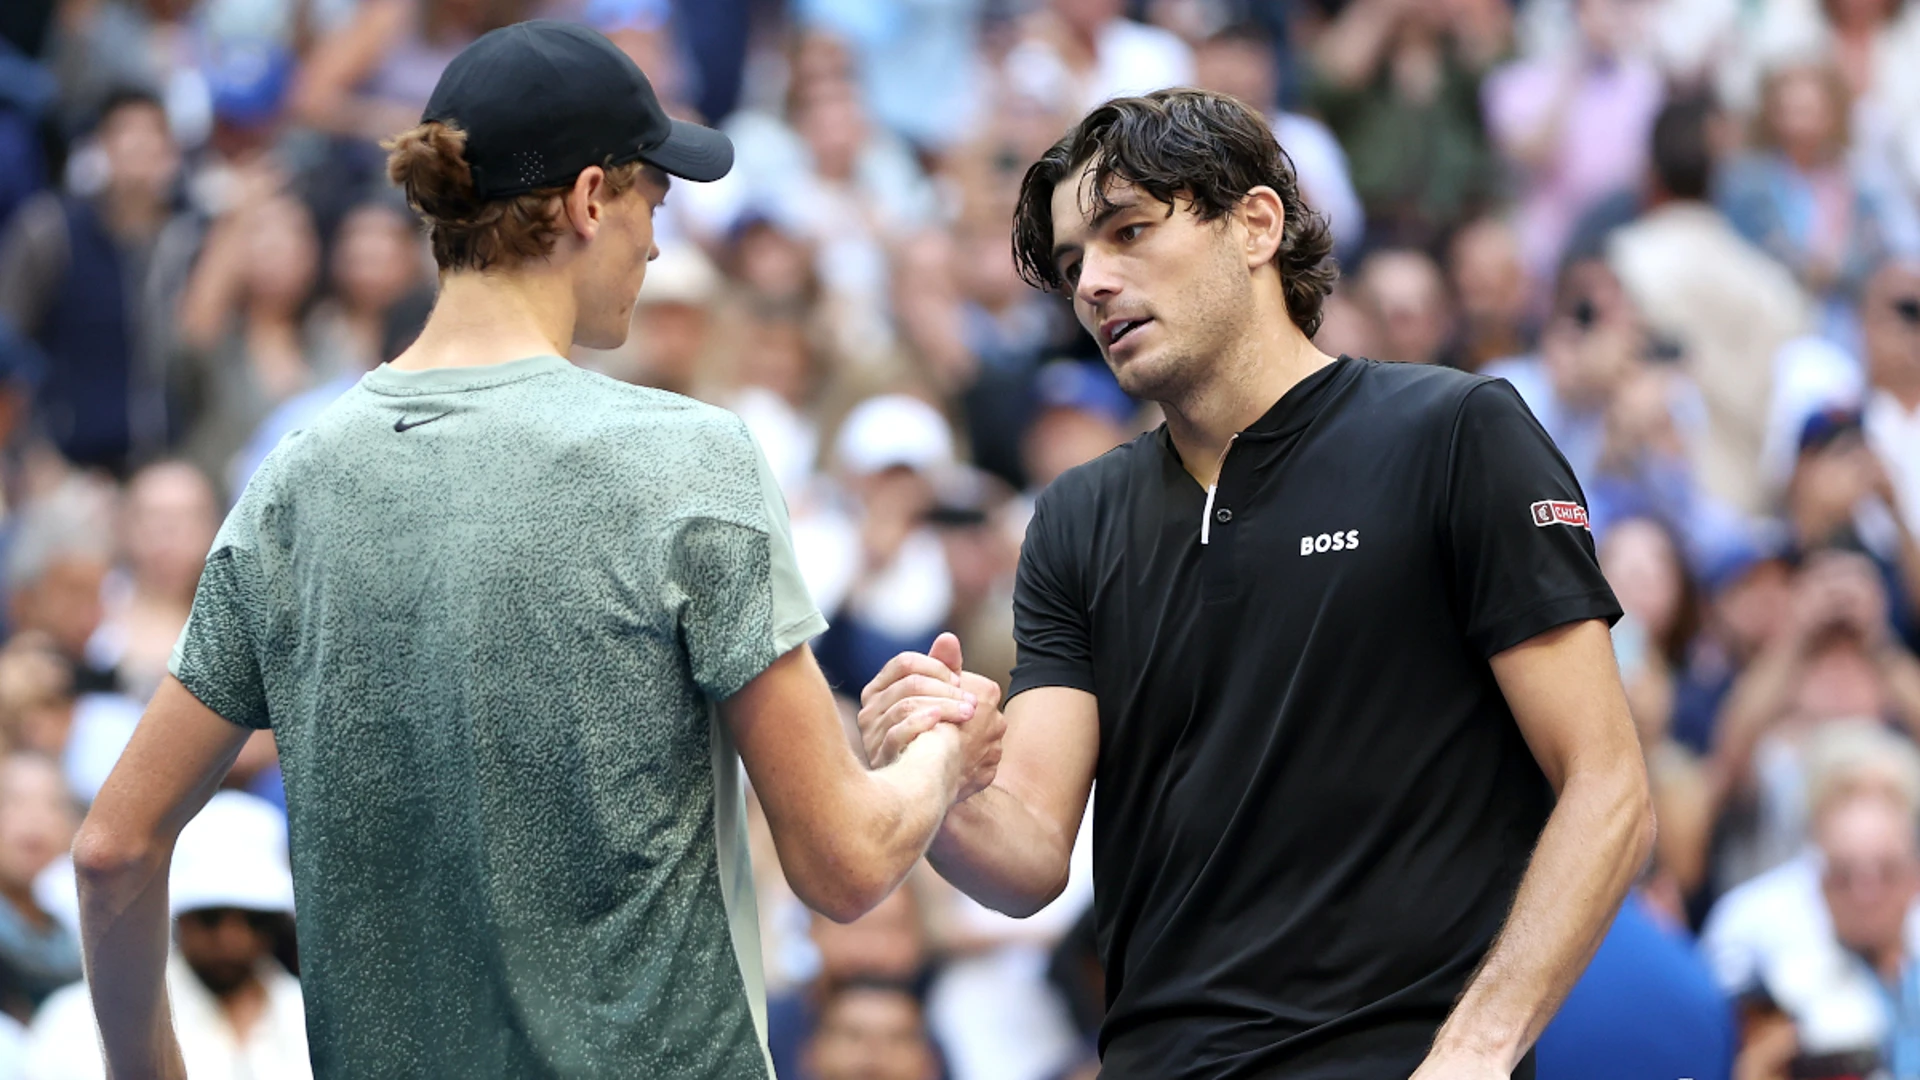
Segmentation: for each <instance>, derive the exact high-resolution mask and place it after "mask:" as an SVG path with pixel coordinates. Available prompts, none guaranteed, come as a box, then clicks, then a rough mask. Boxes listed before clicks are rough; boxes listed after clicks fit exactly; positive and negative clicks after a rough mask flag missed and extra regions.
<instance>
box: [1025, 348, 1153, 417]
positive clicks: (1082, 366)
mask: <svg viewBox="0 0 1920 1080" xmlns="http://www.w3.org/2000/svg"><path fill="white" fill-rule="evenodd" d="M1034 395H1035V397H1036V399H1037V401H1038V404H1039V407H1040V408H1041V409H1043V410H1044V409H1073V410H1076V411H1078V412H1085V413H1092V414H1094V415H1095V416H1099V417H1101V418H1103V419H1107V420H1111V421H1113V422H1114V423H1116V424H1119V425H1121V426H1123V427H1124V426H1127V425H1130V424H1132V423H1133V420H1134V416H1135V415H1136V414H1137V413H1138V412H1139V411H1140V407H1139V405H1138V404H1137V403H1135V401H1134V400H1133V399H1132V398H1131V397H1128V396H1127V392H1126V391H1125V390H1122V389H1120V383H1119V382H1118V381H1117V380H1115V379H1114V377H1113V372H1111V371H1108V370H1107V367H1106V365H1105V364H1096V363H1089V362H1085V361H1076V360H1055V361H1054V362H1052V363H1050V364H1047V365H1046V366H1045V367H1042V368H1041V369H1040V372H1039V374H1038V375H1037V376H1036V377H1035V379H1034Z"/></svg>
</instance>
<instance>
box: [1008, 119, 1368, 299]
mask: <svg viewBox="0 0 1920 1080" xmlns="http://www.w3.org/2000/svg"><path fill="white" fill-rule="evenodd" d="M1089 166H1090V168H1089ZM1083 169H1086V170H1087V176H1086V182H1085V183H1086V192H1087V196H1088V197H1089V198H1090V199H1091V200H1092V205H1093V210H1094V212H1096V213H1097V212H1099V211H1100V210H1102V209H1105V207H1106V203H1107V200H1108V198H1109V196H1110V193H1111V189H1112V186H1113V185H1114V184H1117V183H1124V184H1129V185H1132V186H1133V187H1135V188H1138V189H1139V190H1140V191H1141V192H1143V193H1145V194H1147V195H1150V196H1152V197H1153V198H1155V199H1157V200H1159V201H1161V202H1164V203H1166V204H1168V205H1169V206H1178V207H1180V208H1181V209H1185V210H1190V211H1191V212H1192V213H1193V214H1195V215H1196V216H1198V217H1199V218H1200V220H1202V221H1215V220H1218V219H1219V218H1221V217H1222V216H1224V215H1226V214H1227V213H1229V212H1231V211H1232V210H1234V209H1235V208H1236V207H1238V206H1239V205H1240V202H1241V200H1242V199H1243V198H1245V197H1246V195H1247V193H1248V192H1249V191H1252V190H1253V189H1254V188H1256V187H1261V186H1266V187H1270V188H1272V189H1273V190H1274V191H1275V192H1276V193H1277V194H1278V195H1279V196H1280V203H1281V207H1282V210H1283V212H1284V214H1285V219H1286V223H1285V226H1284V232H1283V235H1282V239H1281V243H1280V247H1279V250H1278V251H1277V252H1276V253H1275V254H1274V258H1273V262H1274V266H1275V267H1276V268H1277V269H1278V270H1279V272H1280V280H1281V284H1282V286H1283V287H1284V289H1285V293H1286V301H1287V313H1288V315H1289V316H1290V317H1291V318H1292V319H1293V322H1294V324H1295V325H1297V326H1299V327H1300V329H1301V330H1302V331H1304V332H1305V333H1307V334H1308V335H1311V334H1312V333H1313V332H1314V331H1315V330H1317V329H1318V328H1319V326H1320V308H1321V304H1322V302H1323V301H1324V300H1325V299H1326V296H1327V293H1329V292H1331V291H1332V289H1333V283H1334V280H1335V279H1336V278H1337V277H1338V276H1339V270H1338V268H1337V266H1336V265H1335V263H1334V261H1333V234H1332V232H1331V231H1330V230H1329V229H1328V227H1327V222H1326V219H1325V218H1323V217H1321V216H1320V215H1319V214H1317V213H1315V212H1314V211H1313V210H1312V209H1310V208H1309V207H1308V206H1307V205H1306V203H1305V201H1304V200H1303V198H1302V197H1301V194H1300V183H1299V180H1298V178H1297V177H1296V176H1295V174H1294V169H1293V162H1292V160H1291V159H1289V158H1288V157H1287V154H1286V151H1284V150H1282V149H1281V148H1280V144H1279V142H1277V141H1276V140H1275V139H1274V136H1273V129H1272V128H1270V127H1269V126H1268V124H1267V121H1266V120H1265V119H1264V118H1263V117H1261V115H1260V114H1259V113H1257V112H1255V111H1254V110H1253V109H1251V108H1249V107H1247V106H1246V105H1244V104H1242V103H1241V102H1240V101H1238V100H1236V99H1234V98H1231V97H1228V96H1226V95H1224V94H1215V93H1209V92H1207V91H1203V90H1186V89H1174V90H1158V91H1155V92H1154V93H1151V94H1148V95H1146V96H1145V97H1129V98H1115V99H1114V100H1112V101H1109V102H1107V103H1105V104H1103V105H1101V106H1099V107H1098V108H1096V109H1094V110H1093V111H1092V112H1090V113H1088V114H1087V115H1086V117H1085V118H1084V119H1082V120H1081V121H1080V122H1079V123H1078V124H1075V125H1074V127H1073V129H1072V130H1071V131H1068V132H1067V134H1066V135H1065V136H1063V137H1062V138H1061V139H1060V141H1059V142H1057V143H1054V144H1053V146H1052V147H1051V148H1050V149H1049V150H1048V151H1047V152H1046V153H1045V154H1044V155H1042V156H1041V158H1040V160H1039V161H1037V162H1035V163H1034V164H1033V166H1032V167H1031V168H1029V169H1028V170H1027V175H1026V178H1025V179H1024V180H1023V181H1022V183H1021V186H1020V201H1019V205H1018V207H1017V209H1016V210H1015V212H1014V237H1013V246H1014V259H1015V262H1016V263H1017V264H1018V266H1019V268H1020V276H1021V277H1022V278H1024V279H1026V281H1027V282H1028V283H1029V284H1031V285H1033V286H1034V287H1036V288H1041V289H1049V290H1057V289H1060V288H1062V287H1064V284H1065V283H1064V281H1063V279H1062V278H1061V276H1060V271H1059V268H1058V267H1057V266H1055V264H1054V259H1053V195H1054V189H1055V188H1056V187H1057V186H1058V185H1059V184H1060V183H1061V182H1062V181H1064V180H1069V179H1072V178H1073V177H1074V176H1076V175H1078V174H1079V173H1080V172H1081V170H1083Z"/></svg>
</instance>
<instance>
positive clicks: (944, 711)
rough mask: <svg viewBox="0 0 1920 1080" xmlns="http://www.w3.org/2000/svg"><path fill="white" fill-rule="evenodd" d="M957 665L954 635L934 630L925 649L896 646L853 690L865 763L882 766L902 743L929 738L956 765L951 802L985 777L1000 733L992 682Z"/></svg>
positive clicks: (986, 781) (996, 758)
mask: <svg viewBox="0 0 1920 1080" xmlns="http://www.w3.org/2000/svg"><path fill="white" fill-rule="evenodd" d="M962 664H963V661H962V658H961V655H960V639H959V638H957V637H955V636H953V635H952V634H941V635H940V636H939V637H938V638H936V639H935V640H934V643H933V647H932V648H931V649H929V650H928V651H927V652H925V653H915V652H904V653H901V654H900V655H898V656H896V657H894V658H893V659H892V660H889V661H887V666H886V667H883V668H881V669H880V674H878V675H876V676H874V677H873V681H872V682H870V683H868V684H867V686H866V689H864V690H862V691H861V692H860V739H861V743H862V748H863V749H864V750H865V752H866V756H867V765H868V766H869V767H870V768H874V769H880V768H885V767H886V766H888V765H891V764H892V763H893V762H894V761H895V760H896V759H898V758H899V757H900V756H901V755H902V754H904V753H906V752H907V751H908V748H909V747H910V746H914V745H915V744H916V743H920V742H923V741H926V740H932V741H933V747H934V748H935V749H936V750H941V751H944V752H945V753H946V754H949V755H951V756H952V760H953V761H954V763H955V767H956V768H957V769H958V770H959V788H958V792H957V794H955V795H954V799H953V801H954V802H956V803H958V802H962V801H964V800H966V799H968V798H970V797H971V796H973V795H975V794H977V793H978V792H980V791H982V790H984V789H985V788H986V787H987V786H988V785H990V784H992V783H993V777H994V774H995V773H996V772H997V771H998V770H999V768H1000V744H1001V740H1002V739H1003V738H1004V737H1005V736H1006V733H1007V720H1006V717H1005V716H1003V715H1002V714H1001V712H1000V686H999V684H998V683H995V682H994V681H993V680H992V679H989V678H987V677H985V676H983V675H976V674H974V673H972V672H970V671H967V670H965V668H964V667H963V666H962ZM942 744H950V745H942Z"/></svg>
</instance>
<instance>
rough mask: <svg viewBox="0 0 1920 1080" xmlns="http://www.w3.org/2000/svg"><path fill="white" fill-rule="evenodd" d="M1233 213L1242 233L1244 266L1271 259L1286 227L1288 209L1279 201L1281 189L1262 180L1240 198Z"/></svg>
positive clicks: (1265, 262) (1260, 263) (1252, 266)
mask: <svg viewBox="0 0 1920 1080" xmlns="http://www.w3.org/2000/svg"><path fill="white" fill-rule="evenodd" d="M1236 214H1237V216H1238V217H1239V218H1240V226H1241V231H1242V235H1243V236H1244V237H1245V243H1246V258H1247V266H1248V267H1249V268H1255V267H1260V266H1265V265H1266V264H1268V263H1270V262H1272V261H1273V257H1274V255H1276V254H1278V253H1279V251H1280V241H1281V239H1282V237H1283V236H1284V234H1285V232H1286V227H1287V210H1286V206H1285V204H1283V203H1282V202H1281V201H1280V193H1279V192H1277V191H1275V190H1273V189H1272V188H1270V187H1268V186H1266V185H1265V184H1262V185H1260V186H1259V187H1256V188H1254V189H1253V190H1252V191H1249V192H1247V194H1246V197H1245V198H1243V199H1241V200H1240V207H1239V209H1238V210H1237V211H1236Z"/></svg>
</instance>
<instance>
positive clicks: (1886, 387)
mask: <svg viewBox="0 0 1920 1080" xmlns="http://www.w3.org/2000/svg"><path fill="white" fill-rule="evenodd" d="M1877 389H1878V390H1879V391H1880V392H1881V393H1883V394H1885V395H1887V396H1888V397H1890V398H1892V399H1893V400H1894V401H1895V402H1896V403H1897V404H1898V405H1899V406H1900V408H1902V409H1903V410H1905V411H1907V412H1910V413H1911V412H1920V382H1916V383H1910V384H1904V385H1902V384H1891V383H1884V382H1883V383H1881V384H1880V385H1879V386H1878V387H1877Z"/></svg>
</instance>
